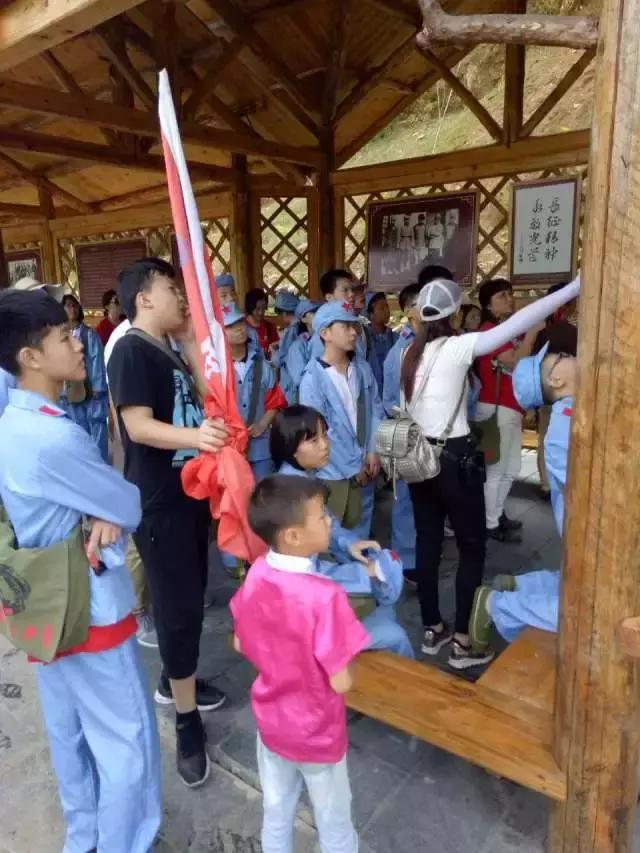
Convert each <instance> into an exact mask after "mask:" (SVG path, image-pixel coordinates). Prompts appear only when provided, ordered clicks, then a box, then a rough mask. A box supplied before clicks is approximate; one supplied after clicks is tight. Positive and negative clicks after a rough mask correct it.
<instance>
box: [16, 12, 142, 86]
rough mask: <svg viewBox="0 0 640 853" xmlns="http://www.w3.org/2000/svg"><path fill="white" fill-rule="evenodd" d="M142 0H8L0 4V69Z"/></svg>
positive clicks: (23, 60)
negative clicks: (9, 0) (10, 0)
mask: <svg viewBox="0 0 640 853" xmlns="http://www.w3.org/2000/svg"><path fill="white" fill-rule="evenodd" d="M140 2H142V0H12V2H10V3H3V4H1V8H0V71H7V70H8V69H10V68H13V67H14V66H16V65H19V64H20V63H21V62H26V61H27V60H28V59H31V58H32V57H33V56H36V55H38V54H40V53H42V52H43V51H44V50H50V49H51V48H52V47H55V46H56V45H58V44H60V43H61V42H64V41H68V40H69V39H70V38H73V36H76V35H80V34H81V33H84V32H86V31H87V30H90V29H92V28H93V27H96V26H98V25H99V24H102V23H103V22H104V21H107V20H109V19H110V18H113V17H114V16H115V15H119V14H121V13H122V12H125V11H126V10H127V9H131V8H132V7H133V6H137V5H138V4H139V3H140Z"/></svg>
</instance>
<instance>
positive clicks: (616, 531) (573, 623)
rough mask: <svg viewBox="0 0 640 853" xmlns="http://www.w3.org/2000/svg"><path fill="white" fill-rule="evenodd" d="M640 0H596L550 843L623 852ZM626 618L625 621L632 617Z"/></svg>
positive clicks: (634, 735) (638, 736) (637, 571)
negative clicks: (561, 773) (561, 777)
mask: <svg viewBox="0 0 640 853" xmlns="http://www.w3.org/2000/svg"><path fill="white" fill-rule="evenodd" d="M638 20H640V0H604V4H603V8H602V13H601V19H600V21H601V24H600V40H599V46H598V57H599V62H598V72H597V78H596V89H595V105H594V111H593V129H592V143H591V162H590V167H589V194H588V199H587V204H586V215H587V222H586V233H585V237H584V246H585V254H584V259H583V265H582V275H583V288H582V295H581V297H580V322H579V325H580V344H579V349H578V365H579V368H578V370H579V377H578V394H577V398H576V405H575V410H574V415H573V429H572V436H571V461H570V468H569V483H568V489H567V494H566V500H565V506H566V521H567V523H566V527H565V535H564V569H563V585H562V600H561V609H560V613H561V618H560V633H559V639H558V643H559V648H558V679H557V695H556V707H555V738H554V749H555V753H556V757H557V759H558V761H559V763H560V766H561V767H562V768H563V769H565V770H566V773H567V799H566V802H564V803H562V804H559V805H557V806H555V807H554V812H553V815H552V820H551V833H550V836H551V837H550V850H551V851H552V853H587V851H588V853H609V852H610V851H611V853H626V851H631V849H632V840H631V839H632V831H633V825H634V822H635V815H636V796H637V792H638V759H639V757H640V689H639V688H640V678H639V672H638V669H637V664H636V663H635V662H634V659H633V658H631V657H627V656H626V655H625V653H624V652H623V650H622V647H621V646H620V645H618V639H617V638H618V634H619V626H620V623H622V622H623V621H624V620H626V619H627V618H628V617H635V616H639V615H640V559H639V555H638V530H640V501H638V493H639V487H640V431H639V430H638V428H637V418H638V414H637V413H638V365H639V353H640V282H639V280H638V269H639V268H640V242H639V241H638V226H639V224H640V87H639V86H638V80H639V79H640V29H639V28H638ZM627 624H628V623H627Z"/></svg>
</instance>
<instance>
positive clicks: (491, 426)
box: [471, 367, 502, 465]
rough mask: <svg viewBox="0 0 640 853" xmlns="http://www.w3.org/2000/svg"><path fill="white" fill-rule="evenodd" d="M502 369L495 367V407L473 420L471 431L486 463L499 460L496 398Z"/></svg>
mask: <svg viewBox="0 0 640 853" xmlns="http://www.w3.org/2000/svg"><path fill="white" fill-rule="evenodd" d="M501 374H502V371H501V369H500V367H496V407H495V409H494V410H493V414H492V415H491V416H490V417H488V418H487V419H486V420H484V421H474V422H473V423H472V424H471V432H472V433H473V435H474V436H475V438H476V442H477V448H478V450H481V451H482V452H483V453H484V459H485V462H486V464H487V465H497V463H498V462H499V461H500V426H499V424H498V405H499V403H498V400H499V398H500V376H501Z"/></svg>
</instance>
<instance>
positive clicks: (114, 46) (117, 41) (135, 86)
mask: <svg viewBox="0 0 640 853" xmlns="http://www.w3.org/2000/svg"><path fill="white" fill-rule="evenodd" d="M95 35H96V38H97V39H98V42H99V50H100V53H102V54H104V55H105V57H106V58H107V59H108V60H109V62H110V63H111V64H112V65H113V66H114V68H116V69H117V70H118V73H119V74H121V75H122V77H123V78H124V79H125V80H126V81H127V83H128V84H129V86H130V87H131V89H132V91H133V92H134V93H135V94H136V95H137V97H138V98H139V99H140V102H141V103H142V104H143V106H144V107H146V109H148V110H155V107H156V101H157V97H156V94H155V92H154V91H153V90H152V89H151V87H150V86H149V84H148V83H147V82H146V80H145V79H144V78H143V76H142V75H141V74H140V72H139V71H138V70H137V68H136V67H135V66H134V64H133V63H132V62H131V60H130V59H129V54H128V53H127V48H126V43H125V39H124V28H123V27H122V26H120V25H119V22H117V21H109V22H108V23H107V24H103V25H102V26H101V27H98V28H97V29H96V30H95Z"/></svg>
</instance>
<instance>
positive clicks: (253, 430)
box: [249, 419, 268, 438]
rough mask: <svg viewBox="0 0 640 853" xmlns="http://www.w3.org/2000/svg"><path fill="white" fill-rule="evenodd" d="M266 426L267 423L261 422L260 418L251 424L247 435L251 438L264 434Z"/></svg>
mask: <svg viewBox="0 0 640 853" xmlns="http://www.w3.org/2000/svg"><path fill="white" fill-rule="evenodd" d="M267 426H268V424H265V423H263V422H262V419H260V420H259V421H258V422H257V423H255V424H251V426H250V427H249V435H250V436H251V438H260V436H261V435H263V434H264V431H265V430H266V428H267Z"/></svg>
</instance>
